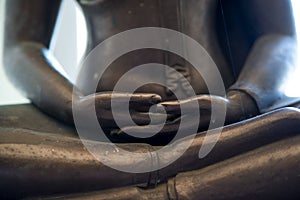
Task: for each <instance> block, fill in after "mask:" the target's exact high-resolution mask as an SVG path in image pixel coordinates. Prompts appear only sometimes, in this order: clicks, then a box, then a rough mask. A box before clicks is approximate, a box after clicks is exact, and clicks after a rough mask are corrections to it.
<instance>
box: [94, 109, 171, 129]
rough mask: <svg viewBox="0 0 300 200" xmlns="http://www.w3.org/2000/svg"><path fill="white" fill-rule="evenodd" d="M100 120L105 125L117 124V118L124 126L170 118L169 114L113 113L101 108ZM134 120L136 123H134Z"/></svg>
mask: <svg viewBox="0 0 300 200" xmlns="http://www.w3.org/2000/svg"><path fill="white" fill-rule="evenodd" d="M97 117H98V121H99V122H100V123H101V124H102V125H103V126H104V127H109V126H110V127H111V125H113V126H112V127H115V126H116V120H117V122H118V125H119V126H121V127H124V126H133V125H148V124H150V123H151V124H161V123H164V122H165V121H166V119H167V118H168V116H167V114H160V113H139V112H134V113H131V114H130V113H128V112H127V113H126V112H122V111H120V112H115V113H114V114H113V113H112V111H111V110H101V111H100V112H99V113H97ZM133 122H134V124H133Z"/></svg>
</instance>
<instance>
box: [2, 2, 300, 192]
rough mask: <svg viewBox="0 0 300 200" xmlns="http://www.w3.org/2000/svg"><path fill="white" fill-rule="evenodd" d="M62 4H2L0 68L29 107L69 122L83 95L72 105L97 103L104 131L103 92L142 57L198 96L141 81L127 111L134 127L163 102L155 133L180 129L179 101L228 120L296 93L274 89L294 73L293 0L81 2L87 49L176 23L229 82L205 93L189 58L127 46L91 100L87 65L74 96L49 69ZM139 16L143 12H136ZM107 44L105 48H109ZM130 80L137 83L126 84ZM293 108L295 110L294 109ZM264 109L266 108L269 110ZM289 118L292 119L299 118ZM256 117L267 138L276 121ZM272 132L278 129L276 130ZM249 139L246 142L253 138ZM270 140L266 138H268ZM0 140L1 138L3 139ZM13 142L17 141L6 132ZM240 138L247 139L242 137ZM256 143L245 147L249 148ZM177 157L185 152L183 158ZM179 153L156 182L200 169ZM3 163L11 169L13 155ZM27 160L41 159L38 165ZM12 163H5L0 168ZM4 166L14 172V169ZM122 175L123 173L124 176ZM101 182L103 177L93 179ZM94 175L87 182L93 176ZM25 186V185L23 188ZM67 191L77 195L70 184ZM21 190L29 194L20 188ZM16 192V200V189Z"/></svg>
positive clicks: (109, 120)
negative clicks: (0, 60)
mask: <svg viewBox="0 0 300 200" xmlns="http://www.w3.org/2000/svg"><path fill="white" fill-rule="evenodd" d="M59 4H60V1H58V0H55V1H50V0H49V1H48V0H47V1H39V0H32V1H29V0H23V1H20V0H9V1H6V26H5V27H6V28H5V49H4V66H5V69H6V71H7V74H8V75H9V77H10V79H11V80H12V81H13V83H14V84H15V85H16V86H17V87H18V88H20V90H21V91H22V92H23V93H24V94H25V95H26V96H27V97H28V98H29V99H30V100H31V101H32V102H33V104H35V105H36V106H38V107H39V108H40V109H41V110H43V111H44V112H46V113H47V114H49V115H51V116H54V117H55V118H57V119H59V120H61V121H64V122H66V123H70V124H72V123H73V116H72V98H78V99H80V100H79V102H80V105H79V108H80V109H82V110H85V109H87V107H88V106H90V105H91V102H93V101H95V102H96V111H97V117H98V120H99V122H100V123H101V124H103V125H104V127H105V128H107V129H116V128H118V127H117V126H116V124H115V122H114V120H113V117H112V115H111V113H110V107H109V106H107V105H109V103H110V100H111V92H110V91H111V90H112V89H113V86H114V85H115V83H116V81H117V80H118V79H119V78H120V77H121V76H122V73H124V72H126V71H127V70H129V69H131V68H133V67H134V66H136V65H139V64H143V63H145V62H158V63H163V64H167V65H169V66H171V67H174V69H176V70H178V71H183V72H182V73H183V74H184V76H185V77H187V78H188V80H189V81H190V83H191V85H192V86H193V87H194V89H195V91H196V93H197V94H199V96H197V97H196V98H195V97H191V98H189V99H188V100H182V101H171V100H174V96H173V95H172V93H170V92H169V91H168V89H166V88H163V87H161V86H157V85H148V86H144V87H141V88H140V89H139V90H138V91H137V92H139V93H136V94H134V95H133V96H132V98H131V99H132V104H133V109H132V112H131V115H132V118H133V119H134V121H135V122H137V124H139V125H146V124H148V123H149V120H150V118H149V114H150V115H153V117H157V118H160V117H161V114H160V113H148V109H149V107H150V106H152V105H155V104H157V103H159V102H160V101H163V102H162V103H160V104H159V105H161V106H163V107H164V108H165V109H166V111H167V113H168V114H169V116H171V117H170V119H169V121H168V122H167V124H166V126H165V127H164V129H163V130H162V131H161V133H162V134H165V133H174V132H175V131H176V130H177V128H178V123H179V121H180V120H178V119H180V118H181V117H184V116H181V115H180V114H179V113H180V112H179V106H180V105H182V104H189V103H190V102H191V101H197V102H198V103H199V104H200V105H201V106H200V111H202V112H203V111H204V112H203V113H205V115H206V116H209V115H210V112H209V111H210V109H211V107H210V106H211V102H212V101H216V102H217V103H219V104H226V106H227V116H226V123H227V124H231V123H234V122H238V121H242V120H244V119H246V118H249V117H252V116H255V115H258V114H260V113H265V112H268V111H269V110H271V109H276V108H279V107H284V106H288V105H291V104H293V103H295V102H296V100H297V99H296V100H294V99H293V100H292V101H291V100H290V98H288V97H287V96H286V95H285V94H284V92H283V91H282V90H281V86H282V85H283V84H284V83H285V81H286V80H287V79H288V78H289V76H290V75H291V73H293V71H294V70H295V67H296V65H295V60H296V58H297V54H296V52H297V50H296V48H297V43H296V41H295V38H294V36H295V27H294V22H293V16H292V11H291V5H290V1H287V0H276V1H274V0H272V1H271V0H265V1H260V0H251V1H234V0H231V1H230V0H223V1H217V0H214V1H212V0H190V1H182V0H179V1H174V0H157V1H154V0H144V1H140V0H125V1H117V0H104V1H100V0H94V1H80V5H81V7H82V9H83V12H84V15H85V17H86V19H87V24H88V31H89V33H90V40H89V50H91V49H92V48H93V47H95V46H96V45H97V44H98V43H99V42H101V41H103V40H105V39H106V38H107V37H109V36H112V35H114V34H117V33H119V32H121V31H125V30H127V29H132V28H138V27H144V26H158V27H165V28H170V29H174V30H178V31H180V32H183V33H185V34H187V35H189V36H191V37H192V38H194V39H195V40H196V41H198V42H199V43H200V44H201V45H203V46H204V48H205V49H206V50H207V51H208V53H209V54H210V55H211V57H212V58H213V59H214V61H215V62H216V64H217V66H218V68H219V70H220V72H221V75H222V77H223V79H224V84H225V86H226V89H228V92H227V96H226V97H219V96H207V95H201V94H205V93H207V88H206V86H205V84H204V82H203V79H202V77H201V76H200V75H199V74H197V73H195V71H193V68H192V67H191V66H190V65H189V64H188V63H186V62H185V61H184V60H183V59H181V58H179V57H176V56H174V55H172V54H169V53H166V52H160V51H155V50H145V51H138V52H134V53H132V54H129V55H126V56H124V57H122V58H120V59H118V60H117V61H116V62H114V63H113V64H112V66H111V70H110V71H108V72H107V73H106V74H104V76H103V78H102V79H101V81H100V83H99V85H98V88H97V92H99V93H97V94H96V96H95V98H91V96H88V95H89V91H85V90H84V89H85V85H88V84H89V83H88V81H89V80H90V77H89V75H91V74H92V75H93V74H95V73H96V72H95V71H88V72H86V74H81V76H82V77H83V78H82V80H83V81H87V82H86V83H85V82H83V83H81V85H82V88H79V89H80V90H79V91H78V93H77V94H78V95H77V96H75V97H74V96H72V90H73V85H71V84H70V83H69V81H68V80H66V79H65V78H64V77H62V76H61V75H60V74H59V73H58V72H56V71H55V70H54V69H53V65H54V63H55V62H53V61H52V60H49V59H48V58H47V57H46V55H45V52H47V51H48V47H49V42H50V40H51V35H52V32H53V28H54V24H55V20H56V15H57V12H58V8H59ZM267 10H272V11H273V12H274V13H276V15H270V14H269V13H268V12H267ZM142 14H143V16H144V17H140V16H141V15H142ZM103 27H104V28H103ZM99 30H101V31H99ZM107 51H109V48H108V49H107ZM99 67H101V66H99ZM155 73H157V74H160V75H161V76H158V77H157V78H158V79H166V80H168V79H173V78H174V77H172V76H170V75H169V74H167V73H166V72H161V71H158V72H155ZM139 78H143V77H139ZM176 83H177V84H175V85H170V86H171V87H176V89H178V90H182V93H185V88H184V84H182V83H180V82H176ZM128 84H134V83H131V82H128ZM123 92H124V93H119V94H118V96H117V98H118V99H119V102H121V103H122V99H123V98H124V97H126V96H127V94H126V91H123ZM187 95H188V94H187ZM145 111H146V112H145ZM285 112H286V110H282V112H280V114H283V113H285ZM292 113H293V115H296V116H298V111H295V112H292ZM119 114H120V116H122V115H123V113H119ZM266 116H269V115H268V114H267V115H266ZM272 116H273V115H272V114H271V115H270V116H269V117H270V118H268V119H276V117H274V116H273V117H272ZM287 116H289V115H287ZM295 118H296V119H297V117H295ZM263 119H264V117H258V118H256V120H257V121H255V122H256V124H259V123H260V122H263V124H262V126H261V127H260V130H264V133H265V134H267V135H268V134H269V133H272V132H275V131H276V127H275V128H274V127H273V126H272V123H271V122H270V121H272V120H268V119H267V120H265V121H264V120H263ZM289 119H292V118H289V117H287V118H283V119H282V121H283V124H288V125H290V129H293V127H294V128H295V130H294V131H295V132H293V134H297V133H298V132H297V131H298V129H297V128H298V126H297V123H293V122H294V121H289ZM275 121H276V120H275ZM296 121H297V120H296ZM208 122H209V119H208V120H201V121H200V122H199V121H191V122H190V124H186V125H185V126H186V127H189V126H191V124H195V123H196V124H197V125H199V127H200V129H201V130H204V129H205V128H206V127H207V124H208ZM242 123H245V124H246V125H245V127H246V130H251V131H252V132H253V134H254V135H255V133H260V132H259V131H260V130H256V129H251V127H252V128H253V123H252V124H251V122H249V121H245V122H242ZM254 124H255V123H254ZM265 126H266V127H267V128H266V129H263V128H262V127H265ZM238 127H239V125H237V127H235V126H230V127H229V128H228V130H229V132H231V133H234V132H235V131H236V132H238V133H240V134H241V135H242V133H244V132H243V129H242V128H238ZM121 128H124V129H127V130H128V129H130V130H133V131H136V132H151V131H152V130H153V129H152V128H155V125H154V127H151V126H148V127H146V128H145V127H144V126H135V127H121ZM272 128H273V129H272ZM277 129H279V127H277ZM279 130H280V131H283V130H282V129H279ZM290 132H292V131H290ZM120 133H122V132H120ZM229 135H230V134H229ZM283 135H284V134H283ZM199 137H201V136H199ZM282 137H285V136H282ZM249 138H250V139H251V137H250V136H249ZM279 138H281V137H279ZM196 141H198V140H196ZM268 141H269V142H272V140H271V139H270V140H268ZM3 143H4V144H5V142H3ZM12 143H18V142H16V141H15V139H12ZM225 143H226V142H225ZM221 144H222V143H221ZM226 144H227V145H225V147H229V149H230V147H231V148H233V146H232V145H233V144H232V143H226ZM243 144H245V145H246V143H243ZM251 144H253V145H250V146H252V147H253V148H256V147H258V146H259V144H261V143H258V144H257V145H258V146H256V145H255V141H253V140H251ZM263 144H265V143H263ZM263 144H261V145H263ZM51 145H52V144H50V146H51ZM4 146H5V145H4ZM54 146H55V145H54ZM275 146H276V145H275ZM298 146H299V145H298ZM13 148H15V147H13ZM132 148H134V146H132ZM253 148H250V149H247V150H252V149H253ZM54 149H55V148H54ZM237 149H238V147H237ZM231 150H232V149H231ZM232 151H233V150H232ZM3 152H4V153H3V156H4V157H5V155H8V154H7V153H5V151H3ZM235 152H238V153H236V154H234V153H233V154H232V155H231V156H228V157H226V156H225V158H229V157H232V156H235V155H237V154H239V153H241V152H239V151H238V150H236V151H235ZM243 153H244V152H243ZM229 154H230V153H229ZM220 155H221V154H220ZM184 158H185V157H183V158H182V159H183V160H184ZM186 158H187V159H186V160H185V162H183V163H185V164H186V165H187V167H184V168H182V169H181V168H180V167H178V166H177V165H176V167H178V168H176V167H175V168H174V172H173V171H172V170H171V171H172V173H171V174H168V173H167V172H168V170H170V169H169V168H166V171H164V172H162V173H163V174H164V175H166V177H163V178H162V177H159V178H160V179H161V181H166V180H167V178H169V176H174V175H176V173H178V172H180V171H188V170H194V169H198V168H201V167H203V166H196V167H194V166H193V164H192V163H193V162H196V161H195V160H194V159H192V158H191V157H190V156H187V157H186ZM225 158H223V159H225ZM215 159H216V160H215V161H213V162H211V163H209V164H213V163H215V162H218V161H221V160H223V159H220V158H219V157H218V156H217V155H215ZM8 160H9V159H8ZM12 160H13V159H12ZM9 161H10V160H9ZM298 161H299V160H298ZM80 162H81V161H80ZM7 163H8V166H10V164H9V163H10V162H7ZM296 163H297V162H296ZM21 165H22V163H21ZM63 165H64V164H63ZM200 165H201V164H200ZM33 166H39V164H37V165H33ZM57 166H59V164H58V165H57ZM204 166H205V165H204ZM9 168H10V167H8V168H4V169H3V170H5V169H9ZM21 168H22V167H19V166H17V167H16V168H15V171H12V174H13V173H14V172H18V170H20V169H21ZM37 168H38V167H37ZM42 168H44V167H42ZM104 168H105V167H104ZM10 169H12V170H14V168H13V167H12V168H10ZM33 169H35V167H33ZM108 171H109V170H108ZM23 172H24V171H23ZM33 172H34V170H33ZM295 173H296V172H295ZM24 174H31V172H29V173H27V172H26V170H25V172H24ZM7 177H8V181H11V179H10V178H11V177H10V176H9V173H8V176H7ZM100 177H101V176H100ZM124 177H125V178H127V177H126V176H124ZM58 179H59V178H58ZM58 179H57V180H58ZM137 179H138V178H137ZM105 180H106V179H105ZM127 180H128V179H127ZM100 181H103V180H101V179H100ZM106 181H108V180H106ZM91 182H92V183H94V182H93V181H91ZM144 182H145V180H144V179H142V181H140V182H139V181H138V182H126V181H125V182H124V184H123V183H121V182H120V185H118V184H114V182H113V181H112V182H111V185H110V186H111V187H117V186H126V185H131V184H137V183H144ZM294 183H299V182H297V181H294V182H291V184H294ZM92 185H93V184H92ZM92 185H90V188H91V189H93V186H92ZM99 188H100V189H101V187H96V188H95V189H99ZM85 189H86V190H83V191H87V190H89V187H87V188H85ZM28 191H32V190H30V189H29V190H28ZM44 191H46V192H44V193H42V194H51V192H53V193H55V192H63V191H58V189H55V188H54V189H53V190H52V191H51V190H50V191H47V189H45V190H44ZM66 191H70V192H74V190H66ZM24 193H25V194H26V191H25V192H24ZM33 193H34V192H33ZM37 194H39V193H37ZM293 194H294V193H293ZM26 195H30V194H26ZM35 195H36V194H35ZM20 196H21V197H22V194H20ZM191 197H192V196H191ZM193 197H194V196H193ZM195 197H196V196H195Z"/></svg>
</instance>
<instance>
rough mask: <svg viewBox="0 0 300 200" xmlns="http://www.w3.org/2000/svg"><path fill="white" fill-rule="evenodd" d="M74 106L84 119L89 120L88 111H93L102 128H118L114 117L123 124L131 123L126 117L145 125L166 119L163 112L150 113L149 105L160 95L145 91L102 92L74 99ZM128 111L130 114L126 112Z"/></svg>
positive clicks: (157, 99)
mask: <svg viewBox="0 0 300 200" xmlns="http://www.w3.org/2000/svg"><path fill="white" fill-rule="evenodd" d="M128 98H130V111H128V109H129V108H126V106H125V105H126V102H128ZM75 101H76V102H75V104H73V105H75V107H74V106H73V109H74V108H75V109H77V111H79V112H77V113H79V114H80V115H81V116H80V117H82V119H84V120H89V119H88V117H89V116H91V115H90V113H88V112H95V111H96V116H97V118H98V122H99V123H100V125H101V127H102V128H110V129H111V128H118V126H117V125H116V123H115V120H114V117H115V118H116V117H117V118H118V119H119V120H121V123H122V124H123V125H125V126H126V125H127V126H129V125H131V124H129V123H127V122H128V119H129V118H130V117H131V119H132V120H133V121H134V122H135V123H136V124H138V125H147V124H149V123H150V122H152V124H153V123H162V122H163V121H164V120H165V119H166V115H165V114H161V113H150V112H149V109H150V107H151V106H153V105H156V104H157V103H159V102H160V101H161V97H160V96H159V95H156V94H147V93H137V94H128V93H111V92H103V93H96V94H94V95H89V96H84V97H81V98H78V99H77V100H75ZM112 101H114V105H115V107H114V109H115V112H114V116H113V114H112ZM129 112H130V116H128V113H129Z"/></svg>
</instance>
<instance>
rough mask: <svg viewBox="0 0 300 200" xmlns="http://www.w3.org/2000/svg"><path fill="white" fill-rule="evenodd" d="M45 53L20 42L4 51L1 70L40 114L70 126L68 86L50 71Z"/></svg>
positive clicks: (51, 69)
mask: <svg viewBox="0 0 300 200" xmlns="http://www.w3.org/2000/svg"><path fill="white" fill-rule="evenodd" d="M47 51H48V50H47V49H46V48H45V47H43V45H41V44H39V43H33V42H24V43H20V44H18V45H14V46H12V47H7V48H5V50H4V66H5V69H6V72H7V74H8V76H9V78H10V79H11V81H12V82H13V84H14V85H15V86H16V87H17V88H18V89H19V90H20V91H21V92H23V94H24V95H25V96H26V97H27V98H29V99H30V100H31V101H32V102H33V103H34V104H35V105H37V106H38V107H40V108H41V109H42V110H43V111H44V112H46V113H48V114H50V115H52V116H55V117H57V118H59V119H60V120H63V121H65V122H68V123H72V121H73V120H72V112H71V108H72V103H71V102H72V85H71V84H70V83H69V82H68V81H67V80H66V79H65V78H64V77H63V76H61V75H60V74H59V73H58V72H57V71H55V70H54V69H53V65H54V63H55V61H53V60H50V58H47V56H46V53H47Z"/></svg>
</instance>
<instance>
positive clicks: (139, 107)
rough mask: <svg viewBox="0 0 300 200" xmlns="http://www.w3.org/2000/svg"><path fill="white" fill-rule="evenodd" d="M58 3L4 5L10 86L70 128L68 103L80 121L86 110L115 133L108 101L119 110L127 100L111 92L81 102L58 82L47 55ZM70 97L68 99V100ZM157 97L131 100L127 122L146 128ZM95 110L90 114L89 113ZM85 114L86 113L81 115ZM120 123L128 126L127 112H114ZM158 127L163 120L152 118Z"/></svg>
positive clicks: (22, 0) (10, 1)
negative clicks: (132, 120) (74, 108)
mask: <svg viewBox="0 0 300 200" xmlns="http://www.w3.org/2000/svg"><path fill="white" fill-rule="evenodd" d="M59 5H60V1H59V0H7V1H6V16H5V47H4V66H5V69H6V72H7V74H8V76H9V78H10V80H11V81H12V82H13V83H14V85H15V86H16V87H17V88H18V89H19V90H20V91H21V92H22V93H23V94H24V95H25V96H26V97H27V98H29V99H30V100H31V101H32V103H33V104H35V105H36V106H38V107H39V108H40V109H41V110H43V111H44V112H46V113H47V114H49V115H52V116H53V117H55V118H57V119H59V120H61V121H64V122H66V123H70V124H71V123H73V113H72V100H74V98H75V99H76V101H75V102H76V109H78V110H79V111H82V112H81V113H83V116H82V118H84V117H85V113H86V112H87V111H88V110H96V114H97V118H98V121H99V122H100V123H101V124H102V125H103V126H104V127H106V128H111V127H114V128H115V127H116V124H115V122H114V116H113V115H112V113H111V99H112V98H115V99H116V101H117V102H118V103H119V104H120V105H123V104H124V102H126V101H127V99H128V94H126V93H118V94H115V95H114V96H112V93H111V92H105V93H104V92H103V93H96V94H93V95H89V96H82V94H81V92H80V91H77V90H76V93H74V94H75V95H73V85H72V84H71V83H70V82H69V81H68V80H66V79H65V78H64V77H63V76H61V75H60V74H59V73H58V72H57V71H56V70H54V65H55V64H56V63H57V62H56V60H55V59H54V58H51V56H47V55H50V54H51V53H50V52H49V50H48V47H49V42H50V39H51V36H52V32H53V28H54V24H55V21H56V16H57V13H58V9H59ZM72 97H73V98H72ZM160 99H161V98H160V96H158V95H156V94H138V93H136V94H132V95H131V96H130V101H131V103H132V104H133V105H134V109H132V112H131V117H132V118H133V119H134V121H135V122H136V123H138V124H148V123H149V122H150V121H151V119H150V117H149V115H148V113H147V110H149V108H150V106H152V105H154V104H156V103H157V102H159V101H160ZM94 108H95V109H94ZM85 111H86V112H85ZM115 115H118V117H119V118H121V119H122V120H124V122H123V123H124V124H126V123H128V122H127V121H128V120H127V119H128V115H127V112H125V113H123V112H121V111H120V112H117V113H116V114H115ZM155 117H157V118H158V119H159V121H161V118H162V119H164V116H161V115H159V114H155V115H153V116H152V118H153V119H154V118H155Z"/></svg>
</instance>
